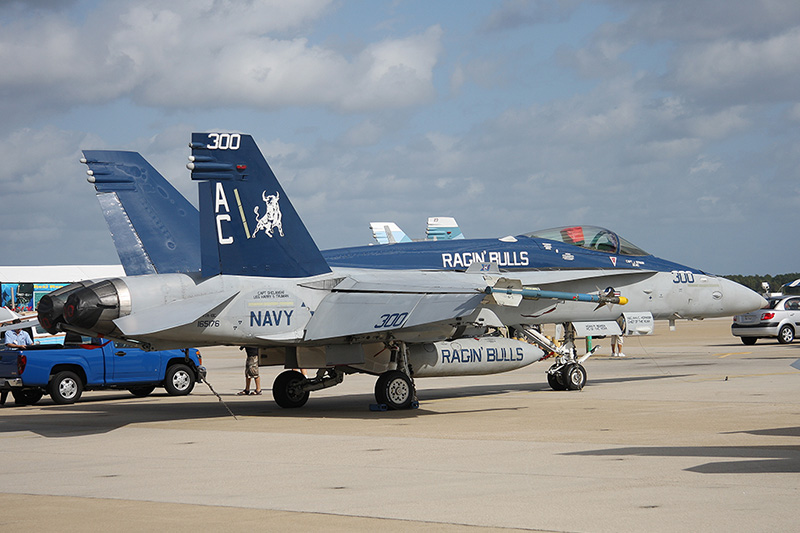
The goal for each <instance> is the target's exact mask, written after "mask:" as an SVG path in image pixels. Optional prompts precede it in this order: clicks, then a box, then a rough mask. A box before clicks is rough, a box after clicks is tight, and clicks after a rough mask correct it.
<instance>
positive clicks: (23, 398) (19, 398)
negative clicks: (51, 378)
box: [11, 389, 44, 405]
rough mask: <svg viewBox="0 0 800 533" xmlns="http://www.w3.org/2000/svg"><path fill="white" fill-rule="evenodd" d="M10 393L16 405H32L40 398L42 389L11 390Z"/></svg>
mask: <svg viewBox="0 0 800 533" xmlns="http://www.w3.org/2000/svg"><path fill="white" fill-rule="evenodd" d="M11 395H12V396H13V397H14V403H15V404H16V405H33V404H35V403H36V402H38V401H39V400H41V399H42V396H44V391H43V390H42V389H24V390H13V391H11Z"/></svg>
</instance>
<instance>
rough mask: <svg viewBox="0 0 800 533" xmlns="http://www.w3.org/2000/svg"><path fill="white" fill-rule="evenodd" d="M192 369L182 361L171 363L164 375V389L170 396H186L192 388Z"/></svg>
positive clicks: (193, 381) (193, 379)
mask: <svg viewBox="0 0 800 533" xmlns="http://www.w3.org/2000/svg"><path fill="white" fill-rule="evenodd" d="M194 383H195V375H194V371H192V369H191V368H189V367H188V366H187V365H184V364H183V363H180V364H177V365H172V366H171V367H169V368H168V369H167V375H166V376H165V377H164V389H166V391H167V394H169V395H170V396H186V395H187V394H189V393H190V392H192V389H194Z"/></svg>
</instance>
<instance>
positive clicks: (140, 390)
mask: <svg viewBox="0 0 800 533" xmlns="http://www.w3.org/2000/svg"><path fill="white" fill-rule="evenodd" d="M128 390H129V391H131V394H133V395H134V396H136V397H137V398H144V397H145V396H148V395H149V394H150V393H151V392H153V391H154V390H156V386H155V385H144V386H142V387H131V388H130V389H128Z"/></svg>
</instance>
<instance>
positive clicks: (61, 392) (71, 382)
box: [50, 370, 83, 405]
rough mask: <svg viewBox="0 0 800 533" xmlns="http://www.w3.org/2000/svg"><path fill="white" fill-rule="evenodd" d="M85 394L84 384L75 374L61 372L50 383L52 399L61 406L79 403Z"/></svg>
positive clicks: (67, 371) (66, 371)
mask: <svg viewBox="0 0 800 533" xmlns="http://www.w3.org/2000/svg"><path fill="white" fill-rule="evenodd" d="M81 394H83V382H82V381H81V378H79V377H78V375H77V374H75V373H74V372H70V371H69V370H65V371H63V372H59V373H58V374H56V375H55V377H54V378H53V379H52V380H51V381H50V397H51V398H52V399H53V401H54V402H56V403H57V404H60V405H66V404H70V403H75V402H77V401H78V400H79V399H80V397H81Z"/></svg>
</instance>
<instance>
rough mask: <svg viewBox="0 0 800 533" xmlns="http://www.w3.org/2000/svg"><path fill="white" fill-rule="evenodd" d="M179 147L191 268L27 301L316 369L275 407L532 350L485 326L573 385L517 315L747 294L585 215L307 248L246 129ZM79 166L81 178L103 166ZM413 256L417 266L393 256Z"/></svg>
mask: <svg viewBox="0 0 800 533" xmlns="http://www.w3.org/2000/svg"><path fill="white" fill-rule="evenodd" d="M191 146H192V158H191V159H192V162H191V163H190V164H189V167H190V169H191V170H192V179H194V180H197V181H199V182H200V229H201V238H200V249H201V254H200V257H201V271H200V273H178V272H175V273H171V274H159V275H145V276H133V277H126V278H118V279H113V280H105V281H102V282H99V283H94V284H90V285H89V286H86V287H84V286H83V285H74V286H69V287H65V288H63V289H61V290H59V291H55V292H54V293H51V295H49V296H46V297H45V298H43V299H42V301H41V302H40V306H39V315H40V321H41V322H42V324H43V325H45V326H46V327H48V328H50V329H53V330H57V329H68V330H73V331H79V332H85V333H89V332H91V333H92V334H99V335H105V336H108V337H111V338H122V339H126V340H129V341H130V340H133V341H138V342H140V343H142V345H143V346H145V347H148V348H162V347H174V346H190V345H191V346H195V345H197V346H199V345H204V344H206V345H207V344H236V345H245V346H254V347H259V348H260V351H261V354H262V361H263V362H265V363H266V364H280V365H284V366H286V367H289V368H292V367H294V368H298V367H302V368H318V369H319V372H318V373H317V376H316V377H314V378H311V379H307V378H305V377H304V376H302V375H301V374H299V373H296V372H292V371H288V372H284V373H283V374H281V375H280V376H279V377H278V379H277V380H276V382H275V384H274V387H273V395H274V396H275V399H276V400H277V401H278V403H279V404H280V405H283V406H287V407H294V406H299V405H302V404H304V403H305V401H306V400H307V398H308V393H309V392H310V391H312V390H317V389H319V388H323V387H328V386H332V385H335V384H337V383H339V382H341V380H342V379H343V376H344V374H345V373H350V372H367V373H372V374H376V375H379V376H380V377H379V379H378V382H377V385H376V398H377V399H378V402H379V403H382V404H387V405H389V406H391V407H394V408H403V407H407V406H409V405H410V404H411V403H412V401H413V397H414V388H413V382H412V380H411V378H412V377H424V376H428V375H458V374H486V373H494V372H498V371H505V370H511V369H513V368H519V367H521V366H525V365H527V364H530V363H531V362H534V361H536V360H538V359H540V358H541V357H542V356H543V354H542V353H540V352H539V350H537V349H535V348H533V347H532V346H531V345H530V344H528V343H526V342H520V341H516V340H514V339H508V338H501V337H488V336H485V334H486V333H487V332H488V331H489V330H490V328H493V327H501V326H511V327H513V328H514V329H515V330H516V331H517V332H519V333H520V334H521V335H524V336H525V337H527V338H530V339H531V340H533V341H535V342H537V343H538V344H539V345H540V346H542V347H543V348H544V349H545V350H546V351H548V352H556V353H557V354H558V358H557V360H556V363H555V364H554V365H553V366H552V367H551V368H550V370H548V381H549V382H550V384H551V385H552V386H553V387H554V388H580V387H582V386H583V384H584V383H585V379H586V373H585V369H583V367H582V365H581V364H580V363H581V362H582V360H579V359H577V357H576V356H575V354H574V352H573V351H570V350H568V349H567V350H565V349H563V348H559V347H556V346H554V345H552V344H548V342H547V340H546V339H543V338H542V337H541V335H537V332H536V330H535V329H534V328H533V327H531V326H532V325H534V324H537V323H545V322H547V323H552V322H566V321H571V320H597V319H614V318H617V317H619V316H620V314H621V308H620V305H621V304H624V303H625V302H626V301H630V303H629V304H628V306H629V307H632V309H633V310H634V311H647V312H651V313H652V314H653V316H656V317H661V318H671V317H675V316H684V317H702V316H724V315H730V314H736V313H739V312H742V311H744V310H749V309H754V308H757V307H759V306H760V305H761V303H762V300H761V298H760V296H758V295H757V294H755V293H753V292H752V291H749V289H746V288H744V287H741V286H739V285H737V284H734V283H732V282H730V281H728V280H724V279H721V278H717V277H715V276H711V275H708V274H705V273H703V272H701V271H698V270H696V269H691V268H688V267H684V266H682V265H678V264H676V263H671V262H667V261H663V260H660V259H658V258H655V257H653V256H652V255H648V254H646V253H644V252H642V251H641V250H640V249H638V248H636V247H634V246H632V245H630V244H629V243H627V242H626V241H624V240H622V239H620V238H619V237H618V236H617V235H616V234H614V233H612V232H608V231H605V230H596V229H594V228H586V227H583V228H580V227H576V228H563V229H560V230H557V231H554V232H550V233H548V237H542V236H536V235H532V234H531V235H524V236H518V237H516V238H513V237H512V238H506V239H501V240H497V239H481V240H462V241H444V242H438V243H433V242H420V243H408V244H404V245H403V246H400V247H395V246H388V247H384V246H378V247H358V248H349V249H343V250H336V251H329V252H327V253H325V254H322V253H320V251H319V250H318V249H317V247H316V245H315V244H314V242H313V240H312V239H311V236H310V235H309V234H308V232H307V230H306V229H305V226H304V225H303V224H302V222H301V221H300V218H299V216H298V215H297V213H296V212H295V210H294V208H293V206H292V205H291V203H290V202H289V199H288V197H287V195H286V194H285V192H284V191H283V189H282V188H281V187H280V185H279V183H278V182H277V180H276V179H275V177H274V175H273V174H272V171H271V169H270V168H269V166H268V164H267V163H266V161H265V160H264V159H263V157H262V156H261V154H260V152H259V151H258V149H257V147H256V146H255V143H254V142H253V140H252V138H251V137H250V136H249V135H239V134H221V133H219V134H218V133H211V134H193V137H192V144H191ZM87 155H88V152H87ZM88 160H89V158H88V157H87V161H88ZM91 166H92V164H91V162H90V167H91ZM93 173H94V177H95V178H96V182H97V180H98V179H103V178H102V176H105V175H110V174H102V173H98V172H93ZM395 250H402V251H403V252H404V253H402V254H398V253H397V252H395ZM406 250H408V251H409V253H405V251H406ZM376 251H385V252H383V253H377V254H376V253H374V252H376ZM386 252H388V253H386ZM415 262H416V264H418V265H421V266H422V267H423V268H424V269H425V270H424V271H423V270H421V269H420V268H416V269H414V270H411V269H403V267H404V266H406V265H407V264H408V263H415ZM428 265H430V266H428ZM500 268H502V269H503V272H501V271H500ZM599 287H607V288H610V287H615V288H616V289H611V290H607V289H604V290H599V289H598V288H599ZM618 294H621V296H619V295H618ZM585 302H594V304H598V305H593V304H591V303H585Z"/></svg>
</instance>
